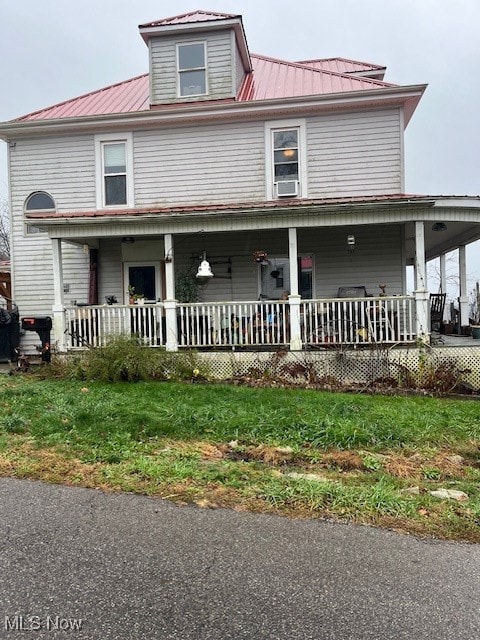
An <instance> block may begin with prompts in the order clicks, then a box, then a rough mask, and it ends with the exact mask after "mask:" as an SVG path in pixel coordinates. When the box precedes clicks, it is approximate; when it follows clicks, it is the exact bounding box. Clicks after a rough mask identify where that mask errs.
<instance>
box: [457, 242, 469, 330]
mask: <svg viewBox="0 0 480 640" xmlns="http://www.w3.org/2000/svg"><path fill="white" fill-rule="evenodd" d="M458 275H459V276H460V296H459V298H458V314H459V317H458V333H462V327H467V326H468V324H469V316H470V309H469V304H468V289H467V255H466V247H465V245H464V244H462V245H460V246H459V247H458Z"/></svg>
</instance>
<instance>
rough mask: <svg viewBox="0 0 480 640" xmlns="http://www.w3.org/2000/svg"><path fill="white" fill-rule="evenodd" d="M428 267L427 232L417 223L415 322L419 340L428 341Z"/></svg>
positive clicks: (420, 223) (421, 224)
mask: <svg viewBox="0 0 480 640" xmlns="http://www.w3.org/2000/svg"><path fill="white" fill-rule="evenodd" d="M426 282H427V265H426V261H425V230H424V225H423V222H415V291H414V292H413V294H414V296H415V311H416V313H415V321H416V334H417V339H418V340H421V341H423V342H426V341H428V336H429V332H430V323H429V318H428V291H427V287H426Z"/></svg>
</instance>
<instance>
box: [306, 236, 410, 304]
mask: <svg viewBox="0 0 480 640" xmlns="http://www.w3.org/2000/svg"><path fill="white" fill-rule="evenodd" d="M348 234H353V235H354V236H355V250H354V251H353V252H349V250H348V248H347V235H348ZM298 246H299V253H302V254H303V255H313V256H314V257H315V262H314V285H315V291H316V296H317V297H319V298H330V297H335V296H336V295H337V292H338V289H339V287H348V286H362V285H364V286H366V288H367V291H368V293H369V294H372V295H378V294H379V293H380V289H379V286H378V285H379V284H380V283H385V284H386V285H387V289H386V291H387V294H389V295H392V294H397V295H398V294H402V293H403V258H402V249H401V247H402V226H401V225H376V226H361V227H348V228H328V227H326V228H323V229H312V230H308V231H307V230H305V229H302V230H299V231H298Z"/></svg>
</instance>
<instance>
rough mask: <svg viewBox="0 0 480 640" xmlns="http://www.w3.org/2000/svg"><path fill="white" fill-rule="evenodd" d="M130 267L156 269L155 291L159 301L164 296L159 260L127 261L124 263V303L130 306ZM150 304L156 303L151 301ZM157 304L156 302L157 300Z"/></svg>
mask: <svg viewBox="0 0 480 640" xmlns="http://www.w3.org/2000/svg"><path fill="white" fill-rule="evenodd" d="M130 267H154V268H155V289H156V293H157V300H159V299H160V298H161V296H162V279H161V275H160V273H161V271H160V262H159V261H158V260H144V261H135V260H134V261H131V260H125V261H124V263H123V284H124V286H123V288H124V294H123V295H124V303H125V304H128V302H129V295H128V269H129V268H130ZM149 302H154V301H153V300H150V301H149ZM155 302H156V300H155Z"/></svg>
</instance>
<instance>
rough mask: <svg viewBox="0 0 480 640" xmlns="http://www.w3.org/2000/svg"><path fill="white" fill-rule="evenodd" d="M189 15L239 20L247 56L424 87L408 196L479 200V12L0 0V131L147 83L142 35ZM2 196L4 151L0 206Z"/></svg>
mask: <svg viewBox="0 0 480 640" xmlns="http://www.w3.org/2000/svg"><path fill="white" fill-rule="evenodd" d="M195 9H205V10H212V11H221V12H226V13H235V14H242V15H243V21H244V26H245V30H246V34H247V41H248V45H249V48H250V51H251V52H253V53H261V54H265V55H269V56H273V57H278V58H284V59H287V60H305V59H311V58H324V57H334V56H342V57H345V58H353V59H356V60H362V61H367V62H373V63H377V64H382V65H385V66H387V74H386V76H385V80H387V81H389V82H393V83H398V84H420V83H422V84H423V83H427V84H428V88H427V91H426V93H425V95H424V97H423V98H422V100H421V102H420V104H419V106H418V107H417V111H416V112H415V114H414V116H413V118H412V120H411V121H410V124H409V125H408V127H407V131H406V139H405V146H406V191H407V192H409V193H420V194H428V195H440V194H453V195H465V194H467V195H478V194H479V193H480V164H479V162H478V155H479V149H480V117H479V104H480V81H479V66H480V44H479V43H480V38H479V27H480V0H453V1H452V0H295V1H294V2H292V0H244V1H243V2H241V1H240V0H202V2H201V3H200V2H199V0H190V1H188V0H185V1H184V0H82V1H81V2H72V1H71V0H70V1H69V0H0V121H5V120H9V119H12V118H15V117H18V116H20V115H24V114H26V113H29V112H31V111H34V110H36V109H39V108H42V107H45V106H49V105H52V104H55V103H57V102H60V101H62V100H65V99H68V98H72V97H75V96H79V95H81V94H83V93H86V92H88V91H92V90H95V89H99V88H101V87H104V86H106V85H108V84H112V83H115V82H119V81H122V80H126V79H127V78H130V77H133V76H135V75H138V74H141V73H145V72H146V71H147V70H148V59H147V47H146V45H145V43H144V42H143V40H142V38H141V37H140V35H139V33H138V25H139V24H142V23H144V22H150V21H152V20H156V19H159V18H164V17H169V16H173V15H177V14H180V13H184V12H187V11H192V10H195ZM6 184H7V170H6V151H5V145H4V143H2V142H0V194H1V193H2V192H6V189H7V187H6ZM469 255H470V256H472V255H473V253H472V249H470V251H469ZM470 263H472V261H471V260H470ZM475 266H476V265H475ZM479 271H480V270H479ZM479 276H480V273H479V274H478V275H477V274H476V277H479Z"/></svg>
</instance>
